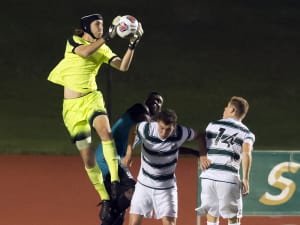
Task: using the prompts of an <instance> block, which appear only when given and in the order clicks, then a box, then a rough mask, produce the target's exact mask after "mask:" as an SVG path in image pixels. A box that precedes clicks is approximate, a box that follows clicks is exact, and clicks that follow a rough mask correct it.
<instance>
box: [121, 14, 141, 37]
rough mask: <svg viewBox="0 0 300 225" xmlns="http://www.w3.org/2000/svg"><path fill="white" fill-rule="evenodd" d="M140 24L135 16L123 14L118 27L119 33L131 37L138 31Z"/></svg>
mask: <svg viewBox="0 0 300 225" xmlns="http://www.w3.org/2000/svg"><path fill="white" fill-rule="evenodd" d="M138 26H139V22H138V20H137V19H136V18H135V17H133V16H130V15H125V16H122V17H121V19H120V21H119V24H118V27H117V34H118V36H119V37H121V38H130V37H132V36H133V35H134V34H135V33H136V31H137V29H138Z"/></svg>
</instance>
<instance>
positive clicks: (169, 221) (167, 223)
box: [162, 216, 176, 225]
mask: <svg viewBox="0 0 300 225" xmlns="http://www.w3.org/2000/svg"><path fill="white" fill-rule="evenodd" d="M162 224H163V225H176V218H174V217H169V216H165V217H163V218H162Z"/></svg>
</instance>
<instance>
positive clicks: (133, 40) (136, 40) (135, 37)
mask: <svg viewBox="0 0 300 225" xmlns="http://www.w3.org/2000/svg"><path fill="white" fill-rule="evenodd" d="M143 34H144V30H143V27H142V24H141V23H139V26H138V29H137V31H136V33H135V34H134V35H133V36H132V37H131V38H130V39H129V45H128V48H130V49H132V50H133V49H135V48H136V46H137V45H138V43H139V42H140V40H141V38H142V36H143Z"/></svg>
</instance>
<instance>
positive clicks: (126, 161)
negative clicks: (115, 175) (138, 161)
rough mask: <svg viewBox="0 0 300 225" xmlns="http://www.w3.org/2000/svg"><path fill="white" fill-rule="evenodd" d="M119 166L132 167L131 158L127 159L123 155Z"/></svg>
mask: <svg viewBox="0 0 300 225" xmlns="http://www.w3.org/2000/svg"><path fill="white" fill-rule="evenodd" d="M121 164H122V166H124V167H127V168H129V167H131V166H132V158H131V157H127V156H126V155H125V157H124V158H122V159H121Z"/></svg>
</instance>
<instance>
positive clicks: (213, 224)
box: [206, 222, 219, 225]
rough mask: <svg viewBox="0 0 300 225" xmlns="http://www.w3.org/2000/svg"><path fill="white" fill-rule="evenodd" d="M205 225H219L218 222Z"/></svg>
mask: <svg viewBox="0 0 300 225" xmlns="http://www.w3.org/2000/svg"><path fill="white" fill-rule="evenodd" d="M206 223H207V225H219V222H215V223H212V222H206Z"/></svg>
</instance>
